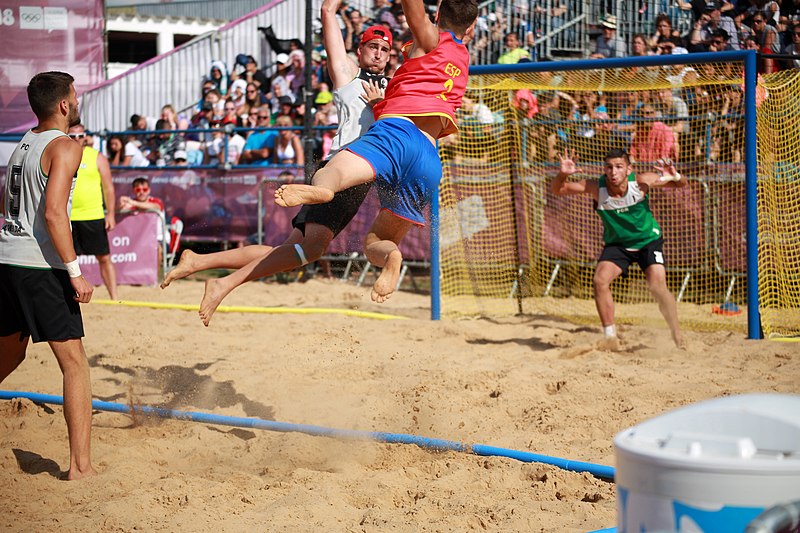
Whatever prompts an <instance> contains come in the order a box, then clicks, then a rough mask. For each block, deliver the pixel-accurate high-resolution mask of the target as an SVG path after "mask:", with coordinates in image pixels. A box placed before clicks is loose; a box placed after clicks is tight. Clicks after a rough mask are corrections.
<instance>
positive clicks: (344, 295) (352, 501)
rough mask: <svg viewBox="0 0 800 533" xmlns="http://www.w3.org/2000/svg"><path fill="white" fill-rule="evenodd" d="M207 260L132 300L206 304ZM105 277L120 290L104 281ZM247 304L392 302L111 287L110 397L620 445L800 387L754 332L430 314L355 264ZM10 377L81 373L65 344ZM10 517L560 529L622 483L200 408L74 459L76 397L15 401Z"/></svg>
mask: <svg viewBox="0 0 800 533" xmlns="http://www.w3.org/2000/svg"><path fill="white" fill-rule="evenodd" d="M202 292H203V284H202V282H200V281H196V280H192V279H187V280H182V281H179V282H176V283H174V284H173V285H172V286H171V287H169V288H168V289H167V290H165V291H161V290H159V289H157V288H136V287H122V288H121V294H122V296H123V297H124V298H125V299H126V300H135V301H157V302H164V303H181V304H195V305H196V304H198V303H199V301H200V298H201V295H202ZM95 296H96V297H97V298H100V297H105V290H104V289H103V288H98V289H97V291H96V293H95ZM225 303H226V304H227V305H238V306H241V305H247V306H281V307H290V308H292V307H299V308H308V307H326V308H338V309H360V310H364V311H382V312H386V313H391V314H395V315H401V316H404V317H408V318H410V320H388V321H382V320H374V319H367V318H358V317H352V316H344V315H337V314H309V315H300V314H255V313H222V312H218V313H217V314H216V315H215V316H214V318H213V320H212V322H211V325H210V327H208V328H205V327H203V326H202V324H201V323H200V320H199V318H198V316H197V313H196V312H194V311H186V310H179V309H152V308H138V307H128V306H118V305H102V304H100V303H93V304H89V305H87V306H84V308H83V309H84V322H85V326H86V338H85V345H86V351H87V354H88V357H89V360H90V362H91V366H92V382H93V389H94V390H93V394H94V397H95V398H96V399H99V400H105V401H111V402H121V403H130V402H134V403H140V404H146V405H160V406H163V407H169V408H173V409H182V410H190V411H202V412H208V413H215V414H221V415H231V416H240V417H256V418H262V419H271V420H278V421H282V422H290V423H298V424H316V425H321V426H326V427H331V428H343V429H358V430H376V431H386V432H394V433H405V434H411V435H421V436H424V437H431V438H434V437H435V438H442V439H448V440H454V441H461V442H465V443H481V444H490V445H495V446H500V447H505V448H511V449H516V450H524V451H532V452H536V453H541V454H547V455H552V456H556V457H562V458H567V459H574V460H580V461H587V462H591V463H597V464H604V465H612V466H613V464H614V449H613V444H612V438H613V436H614V435H615V434H616V433H617V432H619V431H621V430H623V429H625V428H627V427H630V426H632V425H634V424H636V423H637V422H640V421H643V420H646V419H649V418H652V417H654V416H656V415H658V414H660V413H662V412H664V411H665V410H668V409H671V408H675V407H678V406H681V405H685V404H689V403H694V402H697V401H700V400H704V399H708V398H713V397H717V396H721V395H730V394H738V393H747V392H764V391H775V392H784V393H798V392H800V385H799V383H800V380H798V376H800V344H798V343H778V342H769V341H762V342H754V341H747V340H745V339H744V338H743V336H742V335H740V334H726V333H716V334H708V333H702V334H701V333H693V332H687V334H686V335H687V338H688V350H687V351H685V352H681V351H678V350H676V349H674V348H672V345H671V343H670V341H669V334H668V332H667V330H666V329H649V328H637V327H629V328H624V329H623V332H622V333H623V335H624V340H625V346H626V350H625V351H623V352H621V353H612V352H609V351H605V350H603V349H601V348H600V347H598V345H597V339H598V334H599V330H598V328H587V327H582V326H576V325H573V324H570V323H568V322H563V321H559V320H548V319H544V318H541V317H515V318H508V319H502V320H459V321H453V320H442V321H441V322H432V321H430V320H429V319H428V316H429V302H428V299H427V297H425V296H422V295H419V294H411V293H406V292H401V293H399V294H397V295H395V297H394V298H392V299H391V300H390V301H389V302H388V303H386V304H384V305H383V306H378V305H375V304H372V303H371V302H370V301H369V290H368V289H367V288H365V287H364V288H362V287H356V286H354V285H353V284H348V283H342V282H339V281H321V280H316V279H314V280H311V281H309V282H307V283H305V284H298V283H295V284H290V285H279V284H275V283H263V282H256V283H251V284H249V285H247V286H245V287H242V288H239V289H238V290H237V291H235V292H234V293H233V294H231V295H230V297H229V298H228V300H226V302H225ZM0 388H2V389H6V390H20V391H33V392H41V393H48V394H61V376H60V373H59V371H58V367H57V365H56V363H55V360H54V358H53V356H52V355H51V353H50V351H49V349H48V347H47V346H46V345H35V346H32V347H31V348H30V349H29V352H28V358H27V359H26V361H25V362H24V363H23V364H22V365H21V366H20V368H19V369H18V370H17V371H16V372H15V373H14V374H12V375H11V376H10V377H9V378H8V379H7V380H6V381H5V382H4V383H3V384H2V385H0ZM0 444H1V445H0V502H2V503H0V508H2V513H0V530H4V531H20V532H22V531H24V532H30V531H59V532H62V531H93V532H95V531H100V532H106V531H109V532H110V531H134V530H136V531H182V532H190V531H191V532H195V531H198V532H206V531H208V532H215V533H218V532H223V531H231V532H233V531H236V532H238V531H367V532H376V531H443V532H444V531H447V532H449V531H471V530H478V531H483V530H489V531H526V532H527V531H548V532H585V531H592V530H596V529H601V528H605V527H611V526H614V525H615V522H616V517H615V513H616V511H615V493H614V485H613V484H612V483H610V482H607V481H602V480H599V479H596V478H594V477H592V476H591V475H589V474H585V473H583V474H582V473H574V472H567V471H563V470H559V469H557V468H554V467H551V466H546V465H541V464H527V463H522V462H518V461H515V460H512V459H505V458H496V457H479V456H475V455H470V454H466V453H458V452H435V451H431V450H428V449H423V448H419V447H416V446H413V445H405V444H384V443H376V442H358V441H344V440H336V439H331V438H325V437H315V436H309V435H304V434H299V433H276V432H271V431H263V430H253V429H240V428H232V427H226V426H220V425H211V424H206V423H197V422H190V421H181V420H172V419H169V420H164V419H153V418H142V417H137V418H136V419H133V418H131V417H130V416H128V415H125V414H116V413H108V412H96V413H95V416H94V422H93V458H94V463H95V467H96V468H97V469H98V471H99V472H100V474H99V475H98V476H97V477H96V478H93V479H90V480H88V481H81V482H66V481H61V480H60V476H61V472H62V471H63V470H66V468H67V466H68V454H67V437H66V426H65V424H64V420H63V417H62V416H61V408H60V407H59V406H46V405H37V404H34V403H32V402H30V401H28V400H13V401H0Z"/></svg>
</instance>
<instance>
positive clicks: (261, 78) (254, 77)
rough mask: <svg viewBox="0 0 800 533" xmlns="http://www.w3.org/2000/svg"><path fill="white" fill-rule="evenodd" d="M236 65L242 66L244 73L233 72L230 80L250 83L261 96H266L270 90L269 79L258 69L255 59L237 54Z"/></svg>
mask: <svg viewBox="0 0 800 533" xmlns="http://www.w3.org/2000/svg"><path fill="white" fill-rule="evenodd" d="M236 64H237V65H240V66H244V71H242V72H239V71H236V70H234V72H232V73H231V78H232V79H235V80H236V79H240V80H244V81H245V82H246V83H252V84H254V85H255V86H256V87H258V90H260V91H261V92H262V93H263V94H267V93H268V92H269V91H270V90H271V88H270V81H269V78H267V75H266V74H264V72H263V71H262V70H261V69H260V68H258V62H257V61H256V58H254V57H253V56H249V55H245V54H239V55H238V56H236Z"/></svg>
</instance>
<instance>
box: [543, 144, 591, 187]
mask: <svg viewBox="0 0 800 533" xmlns="http://www.w3.org/2000/svg"><path fill="white" fill-rule="evenodd" d="M558 159H559V161H560V162H561V167H560V168H559V170H558V175H557V176H556V177H555V178H553V181H552V183H551V184H550V190H551V191H553V194H555V195H557V196H566V195H569V194H592V195H593V196H594V197H595V198H596V197H597V183H596V182H594V181H589V180H586V179H581V180H575V181H567V178H569V177H570V176H572V175H573V174H578V173H582V172H583V170H581V169H580V168H579V167H578V165H577V163H576V162H575V161H576V159H577V158H576V157H575V152H574V150H566V149H565V150H564V153H563V154H558Z"/></svg>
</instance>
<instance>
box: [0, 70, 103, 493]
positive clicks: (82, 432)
mask: <svg viewBox="0 0 800 533" xmlns="http://www.w3.org/2000/svg"><path fill="white" fill-rule="evenodd" d="M73 81H74V80H73V78H72V76H70V75H69V74H66V73H63V72H43V73H40V74H37V75H36V76H34V77H33V78H32V79H31V81H30V82H29V84H28V101H29V102H30V105H31V109H32V110H33V112H34V113H35V114H36V117H37V118H38V120H39V123H38V125H37V126H36V127H35V128H33V129H32V130H30V131H29V132H28V133H26V134H25V136H24V137H23V138H22V140H21V141H20V143H19V144H18V145H17V147H16V148H15V149H14V152H13V153H12V155H11V159H10V160H9V162H8V167H7V170H6V182H5V191H4V195H3V197H4V201H3V213H2V216H3V220H2V228H0V302H2V304H0V382H2V381H3V380H4V379H5V378H6V377H7V376H8V375H9V374H11V372H13V371H14V370H15V369H16V368H17V367H18V366H19V365H20V364H21V363H22V361H23V360H24V359H25V352H26V350H27V347H28V342H29V340H31V339H32V340H33V342H47V343H48V344H49V345H50V348H51V349H52V351H53V354H54V355H55V356H56V359H57V360H58V365H59V368H60V369H61V372H62V373H63V375H64V418H65V419H66V422H67V430H68V434H69V448H70V465H69V471H68V473H67V477H68V478H69V479H79V478H82V477H87V476H91V475H94V474H95V471H94V468H93V467H92V462H91V427H92V389H91V383H90V381H89V364H88V362H87V360H86V352H85V351H84V348H83V341H82V337H83V320H82V318H81V309H80V305H79V304H81V303H88V302H89V300H90V299H91V297H92V292H93V290H94V288H93V287H92V285H91V284H90V283H89V282H88V281H86V279H85V278H84V277H83V276H82V275H81V269H80V266H79V265H78V257H77V255H76V254H75V249H74V247H73V245H72V233H71V229H70V221H69V212H70V208H71V205H70V204H71V198H72V191H73V189H74V187H75V180H76V176H77V171H78V166H79V165H80V162H81V146H80V145H79V144H78V143H76V142H75V141H73V140H72V139H70V138H69V137H68V136H67V135H66V133H67V130H68V128H69V127H70V126H73V125H75V124H78V123H80V116H79V114H78V97H77V94H76V93H75V87H73V85H72V82H73Z"/></svg>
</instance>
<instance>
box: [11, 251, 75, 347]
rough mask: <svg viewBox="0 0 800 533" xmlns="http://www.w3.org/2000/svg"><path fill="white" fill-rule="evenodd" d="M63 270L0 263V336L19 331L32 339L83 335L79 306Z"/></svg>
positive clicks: (39, 340) (54, 338)
mask: <svg viewBox="0 0 800 533" xmlns="http://www.w3.org/2000/svg"><path fill="white" fill-rule="evenodd" d="M74 294H75V289H73V288H72V284H70V282H69V275H68V274H67V271H66V270H59V269H55V268H54V269H52V270H48V269H36V268H23V267H16V266H11V265H2V264H0V302H1V303H0V337H7V336H8V335H12V334H14V333H20V337H28V336H30V337H31V338H32V339H33V342H42V341H63V340H68V339H80V338H81V337H83V319H82V318H81V306H80V304H78V302H76V301H75V300H73V299H72V297H73V296H74Z"/></svg>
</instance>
